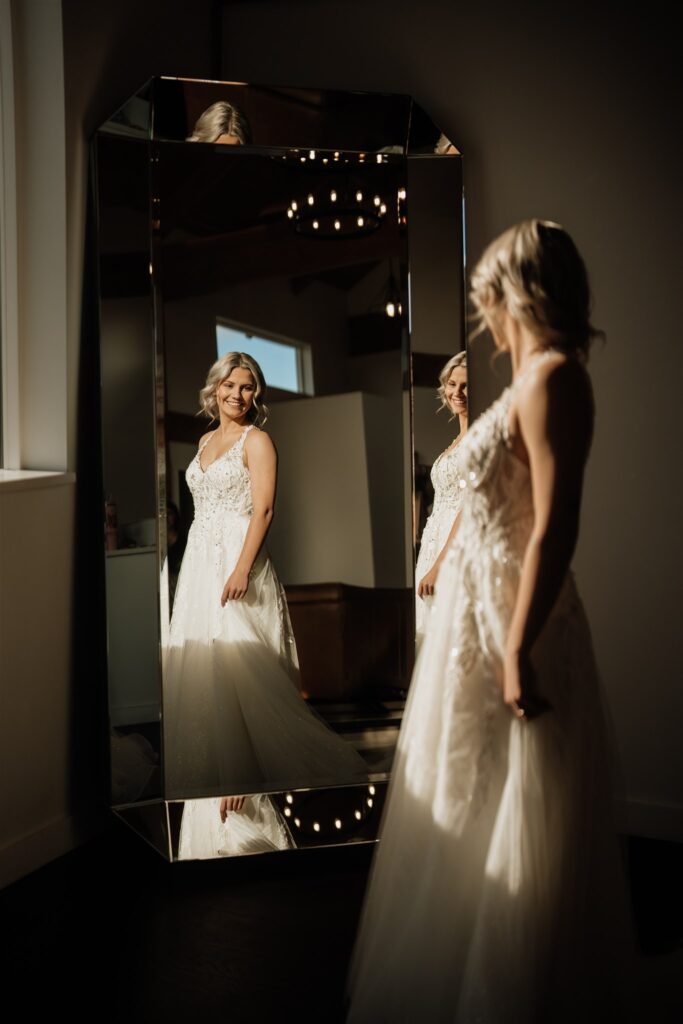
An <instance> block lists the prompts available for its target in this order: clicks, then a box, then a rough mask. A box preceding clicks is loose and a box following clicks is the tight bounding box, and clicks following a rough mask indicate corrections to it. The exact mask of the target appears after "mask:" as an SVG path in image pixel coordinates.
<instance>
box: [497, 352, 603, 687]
mask: <svg viewBox="0 0 683 1024" xmlns="http://www.w3.org/2000/svg"><path fill="white" fill-rule="evenodd" d="M515 412H516V420H517V425H518V428H519V441H521V443H522V446H523V450H524V451H525V452H526V455H527V458H528V463H529V470H530V473H531V485H532V495H533V503H534V524H533V528H532V532H531V536H530V538H529V542H528V544H527V547H526V551H525V554H524V559H523V563H522V572H521V577H520V582H519V588H518V591H517V599H516V601H515V607H514V611H513V614H512V619H511V622H510V627H509V630H508V636H507V643H506V650H505V671H504V677H505V700H506V702H507V703H508V704H511V705H512V704H513V703H514V702H518V703H519V701H520V700H522V701H524V699H525V698H529V699H533V697H534V696H535V694H534V683H533V675H532V672H531V667H530V665H529V654H530V651H531V648H532V647H533V644H534V642H535V641H536V639H537V638H538V636H539V634H540V632H541V630H542V628H543V626H544V625H545V623H546V621H547V619H548V616H549V615H550V612H551V611H552V608H553V605H554V604H555V601H556V600H557V597H558V594H559V592H560V588H561V586H562V583H563V581H564V578H565V575H566V573H567V570H568V569H569V565H570V562H571V558H572V555H573V553H574V549H575V546H576V541H577V537H578V529H579V512H580V506H581V492H582V488H583V473H584V467H585V463H586V458H587V455H588V449H589V447H590V441H591V436H592V421H593V406H592V399H591V394H590V385H589V382H588V378H587V375H586V373H585V371H584V370H583V368H582V367H581V366H580V365H579V364H578V363H576V362H575V361H574V360H568V361H566V362H563V363H559V364H558V363H554V364H553V365H548V364H546V365H541V366H539V367H538V368H537V369H536V371H535V372H534V373H532V374H530V376H529V378H528V379H527V380H526V381H525V382H524V384H523V385H522V387H521V388H520V391H519V396H518V399H517V402H516V407H515Z"/></svg>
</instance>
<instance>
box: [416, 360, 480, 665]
mask: <svg viewBox="0 0 683 1024" xmlns="http://www.w3.org/2000/svg"><path fill="white" fill-rule="evenodd" d="M437 395H438V397H439V400H440V402H441V405H440V408H439V411H441V409H449V410H450V412H451V413H452V417H451V418H455V417H456V416H457V417H458V421H459V428H460V429H459V432H458V436H457V437H456V438H455V440H454V441H452V442H451V444H449V446H448V448H446V450H445V451H443V452H441V454H440V455H439V457H438V458H437V459H436V461H435V462H434V465H433V466H432V470H431V481H432V486H433V487H434V504H433V506H432V511H431V513H430V516H429V518H428V520H427V522H426V523H425V528H424V530H423V531H422V538H421V541H420V553H419V555H418V559H417V565H416V566H415V584H416V595H415V596H416V602H415V641H416V645H417V647H418V649H419V646H420V644H421V643H422V639H423V637H424V634H425V630H426V628H427V619H428V616H429V612H430V610H431V604H432V598H433V596H434V587H435V585H436V577H437V575H438V573H439V569H440V567H441V563H442V562H443V560H444V558H445V556H446V554H447V552H448V548H449V546H450V542H451V540H452V539H453V536H454V534H455V530H456V529H457V519H458V514H459V512H460V506H461V505H462V500H463V492H464V483H463V485H462V486H461V481H462V480H463V477H462V474H461V472H460V468H459V466H460V459H459V445H460V442H461V441H462V439H463V437H464V435H465V432H466V430H467V422H468V403H467V353H466V352H458V353H457V354H456V355H454V356H452V357H451V358H450V359H449V360H448V362H447V363H446V365H445V366H444V367H443V369H442V370H441V373H440V374H439V387H438V388H437Z"/></svg>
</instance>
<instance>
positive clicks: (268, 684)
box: [162, 513, 368, 799]
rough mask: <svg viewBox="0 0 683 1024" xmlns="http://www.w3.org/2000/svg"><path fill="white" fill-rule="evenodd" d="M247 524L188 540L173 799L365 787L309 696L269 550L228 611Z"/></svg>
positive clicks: (175, 646) (169, 758)
mask: <svg viewBox="0 0 683 1024" xmlns="http://www.w3.org/2000/svg"><path fill="white" fill-rule="evenodd" d="M248 525H249V517H248V516H244V515H236V514H230V513H225V514H224V515H222V516H221V519H220V526H221V528H220V530H217V528H216V527H215V526H214V527H213V528H212V529H207V528H196V526H197V524H196V521H195V523H193V526H192V528H191V530H190V534H189V536H188V542H187V547H186V549H185V555H184V558H183V562H182V565H181V568H180V573H179V576H178V583H177V586H176V593H175V602H174V607H173V615H172V618H171V623H170V629H169V635H168V639H167V642H166V643H165V644H164V647H163V650H162V663H163V720H164V771H165V785H166V798H167V799H191V798H194V797H206V796H210V795H214V796H224V795H228V794H235V793H237V794H246V793H263V792H267V791H271V792H272V791H275V790H280V789H294V788H299V787H307V786H313V785H338V784H344V783H352V782H362V781H365V780H366V779H367V773H368V769H367V765H366V763H365V761H364V760H363V758H362V757H361V756H360V754H358V752H357V751H356V750H355V749H354V748H353V747H352V746H351V745H350V744H349V743H348V742H346V740H344V739H342V738H341V737H339V736H338V735H337V734H336V733H335V732H334V731H333V730H332V729H331V728H330V727H329V726H328V725H327V724H326V723H325V722H324V720H323V719H322V717H321V716H320V715H318V714H317V713H316V712H315V711H314V710H313V709H312V708H311V707H310V706H309V705H308V704H307V703H306V701H305V700H304V699H303V698H302V697H301V695H300V693H299V690H298V685H297V681H298V658H297V653H296V644H295V642H294V636H293V633H292V629H291V623H290V619H289V613H288V610H287V602H286V599H285V596H284V591H283V588H282V586H281V584H280V582H279V580H278V578H277V576H276V574H275V570H274V568H273V566H272V563H271V562H270V559H269V558H268V556H267V554H266V552H265V550H264V549H262V550H261V552H260V554H259V556H258V558H257V559H256V562H255V563H254V566H253V570H252V575H251V578H250V581H249V588H248V592H247V595H246V596H245V598H244V599H242V600H238V601H235V600H232V601H228V602H227V603H226V604H225V606H224V607H221V604H220V597H221V593H222V591H223V587H224V585H225V582H226V580H227V579H228V577H229V575H230V573H231V572H232V570H233V569H234V567H235V565H236V563H237V559H238V558H239V555H240V552H241V550H242V545H243V542H244V537H245V534H246V531H247V528H248Z"/></svg>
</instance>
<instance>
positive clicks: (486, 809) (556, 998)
mask: <svg viewBox="0 0 683 1024" xmlns="http://www.w3.org/2000/svg"><path fill="white" fill-rule="evenodd" d="M472 299H473V303H474V307H475V310H476V312H477V314H478V316H479V319H480V327H482V328H483V327H487V328H488V329H489V330H490V331H491V333H492V334H493V338H494V341H495V343H496V345H497V347H498V348H499V349H501V350H503V351H505V352H508V353H509V355H510V357H511V361H512V372H513V381H512V384H511V385H510V386H509V387H508V388H506V389H505V390H504V392H503V393H502V395H501V396H500V397H499V398H498V399H497V401H495V402H494V403H493V405H492V406H490V408H489V409H488V410H487V411H486V412H485V413H483V414H482V415H481V416H480V417H479V418H478V419H477V421H476V422H475V423H474V425H473V426H471V427H470V429H469V431H468V433H467V435H466V436H465V438H464V439H463V441H462V444H461V445H460V446H459V448H460V453H459V459H460V468H461V472H462V473H463V476H464V478H465V480H466V487H465V489H464V490H465V496H464V501H463V507H462V511H461V514H460V516H459V519H458V522H457V526H456V530H455V536H454V540H453V542H452V545H451V548H450V550H449V552H448V554H447V556H446V558H445V560H444V562H443V565H442V567H441V569H440V572H439V575H438V578H437V585H436V597H435V607H434V610H433V612H432V616H431V622H430V627H429V629H428V631H427V634H426V637H425V640H424V643H423V645H422V648H421V650H420V654H419V656H418V659H417V662H416V667H415V672H414V676H413V681H412V684H411V687H410V690H409V695H408V702H407V705H406V712H405V716H404V720H403V725H402V728H401V733H400V737H399V743H398V752H397V756H396V760H395V767H394V774H393V777H392V781H391V783H390V787H389V792H388V795H387V803H386V805H385V811H384V816H383V820H382V824H381V830H380V841H379V845H378V848H377V852H376V854H375V859H374V862H373V866H372V870H371V875H370V882H369V887H368V891H367V894H366V900H365V904H364V908H363V913H362V917H361V924H360V929H359V933H358V938H357V943H356V948H355V951H354V955H353V960H352V965H351V973H350V978H349V995H350V1001H351V1005H350V1015H349V1020H350V1021H353V1022H356V1024H357V1022H361V1024H366V1022H367V1024H371V1022H372V1024H380V1022H387V1024H389V1022H391V1024H399V1022H406V1024H407V1022H413V1021H418V1020H419V1021H421V1022H425V1024H437V1022H438V1024H441V1022H444V1024H446V1022H448V1024H454V1022H457V1024H474V1022H478V1021H481V1022H487V1024H513V1022H515V1024H516V1022H524V1024H551V1022H552V1024H557V1022H560V1021H561V1022H570V1021H571V1022H575V1021H582V1022H587V1021H590V1022H598V1021H600V1022H604V1021H605V1020H617V1019H620V1004H619V998H620V986H621V981H622V973H621V972H622V969H623V967H624V964H626V963H627V962H628V959H629V956H630V950H631V948H632V946H631V930H630V922H629V915H628V911H627V906H628V904H627V896H626V890H625V885H624V879H623V875H622V873H621V861H620V854H619V847H618V844H617V838H616V830H615V827H614V825H613V822H612V808H611V793H610V782H609V757H610V755H609V742H608V730H607V725H606V717H605V712H604V710H603V706H602V699H601V694H600V686H599V681H598V677H597V672H596V666H595V662H594V657H593V651H592V646H591V638H590V632H589V628H588V625H587V622H586V618H585V615H584V611H583V607H582V604H581V601H580V599H579V596H578V594H577V590H576V586H575V583H574V577H573V575H572V572H571V570H570V561H571V557H572V554H573V551H574V547H575V544H576V540H577V533H578V522H579V507H580V502H581V491H582V484H583V473H584V466H585V463H586V459H587V457H588V452H589V448H590V444H591V438H592V432H593V400H592V392H591V386H590V381H589V377H588V374H587V371H586V369H585V361H586V357H587V354H588V348H589V344H590V342H591V340H592V338H593V336H594V335H596V334H597V333H598V332H597V331H595V329H594V328H593V326H592V325H591V323H590V319H589V312H590V293H589V287H588V279H587V275H586V271H585V267H584V264H583V261H582V259H581V257H580V255H579V253H578V252H577V250H576V248H575V246H574V243H573V242H572V240H571V238H570V237H569V235H568V234H567V233H566V232H565V231H564V230H563V229H562V228H561V227H560V226H559V225H557V224H554V223H552V222H548V221H539V220H528V221H524V222H522V223H521V224H518V225H516V226H515V227H513V228H511V229H510V230H508V231H506V232H505V233H504V234H503V235H501V236H500V238H497V239H496V240H495V241H494V242H493V243H492V244H491V245H490V246H489V248H488V249H487V250H486V252H485V253H484V256H483V257H482V259H481V260H480V262H479V264H478V266H477V268H476V269H475V272H474V274H473V278H472Z"/></svg>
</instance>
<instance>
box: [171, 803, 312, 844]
mask: <svg viewBox="0 0 683 1024" xmlns="http://www.w3.org/2000/svg"><path fill="white" fill-rule="evenodd" d="M220 803H221V801H220V797H212V798H211V799H208V800H187V801H186V802H185V805H184V807H183V816H182V819H181V824H180V841H179V844H178V859H179V860H204V859H207V858H214V857H235V856H244V855H246V854H250V853H271V852H273V851H274V850H288V849H294V848H295V846H296V844H295V842H294V839H293V838H292V834H291V832H290V830H289V828H288V826H287V822H286V820H285V818H284V816H283V815H282V814H280V812H279V810H278V809H277V807H276V806H275V804H274V803H273V802H272V800H271V799H270V797H269V796H267V795H266V794H265V793H263V794H258V795H257V796H248V797H246V799H245V801H244V806H243V807H242V809H241V810H239V811H228V813H227V816H226V820H225V821H221V817H220Z"/></svg>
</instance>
